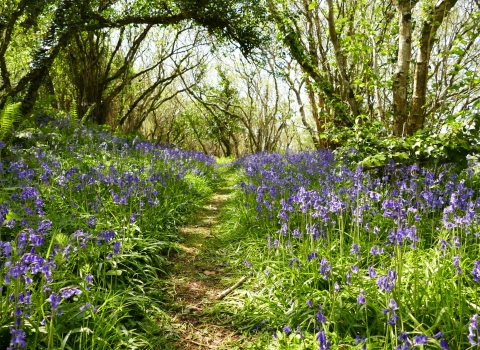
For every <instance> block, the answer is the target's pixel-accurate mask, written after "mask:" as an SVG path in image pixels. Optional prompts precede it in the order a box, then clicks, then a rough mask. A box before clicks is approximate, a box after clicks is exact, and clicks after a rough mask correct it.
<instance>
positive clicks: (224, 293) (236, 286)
mask: <svg viewBox="0 0 480 350" xmlns="http://www.w3.org/2000/svg"><path fill="white" fill-rule="evenodd" d="M247 278H248V276H247V275H245V276H242V278H240V279H239V280H238V282H237V283H235V284H234V285H233V286H231V287H230V288H227V289H225V290H224V291H223V292H221V293H220V294H219V295H217V297H216V298H215V300H220V299H223V298H225V297H226V296H227V295H228V294H230V293H231V292H233V291H234V290H235V289H237V288H238V287H240V286H241V285H242V283H243V282H245V281H246V280H247Z"/></svg>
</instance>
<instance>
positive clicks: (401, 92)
mask: <svg viewBox="0 0 480 350" xmlns="http://www.w3.org/2000/svg"><path fill="white" fill-rule="evenodd" d="M416 2H417V1H416V0H415V1H410V0H394V3H395V6H396V7H397V11H398V17H399V35H398V61H397V68H396V70H395V74H394V76H393V133H394V134H395V136H399V137H400V136H403V135H404V134H405V129H406V124H407V117H408V99H407V92H408V91H407V90H408V86H407V81H408V74H409V68H410V59H411V57H412V8H413V7H414V6H415V4H416Z"/></svg>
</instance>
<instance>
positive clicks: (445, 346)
mask: <svg viewBox="0 0 480 350" xmlns="http://www.w3.org/2000/svg"><path fill="white" fill-rule="evenodd" d="M439 345H440V349H442V350H450V346H448V343H447V341H446V340H445V339H440V344H439Z"/></svg>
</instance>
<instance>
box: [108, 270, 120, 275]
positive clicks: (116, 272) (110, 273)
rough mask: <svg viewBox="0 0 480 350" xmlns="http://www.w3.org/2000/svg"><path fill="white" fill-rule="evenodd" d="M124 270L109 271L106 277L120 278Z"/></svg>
mask: <svg viewBox="0 0 480 350" xmlns="http://www.w3.org/2000/svg"><path fill="white" fill-rule="evenodd" d="M122 272H123V271H122V270H110V271H107V273H106V275H107V276H120V275H121V274H122Z"/></svg>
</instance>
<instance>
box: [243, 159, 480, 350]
mask: <svg viewBox="0 0 480 350" xmlns="http://www.w3.org/2000/svg"><path fill="white" fill-rule="evenodd" d="M237 164H238V165H239V166H241V167H243V169H244V173H245V176H244V178H243V181H242V182H241V183H240V184H239V185H240V189H241V191H242V192H243V194H244V208H245V211H246V213H247V215H248V216H249V218H250V220H256V222H257V223H258V224H257V226H258V227H260V228H261V229H262V231H263V232H265V233H266V234H267V235H268V236H267V240H268V248H269V252H271V251H272V250H273V251H274V250H283V251H284V253H282V254H278V255H277V256H279V257H282V259H283V260H284V262H283V263H284V264H285V265H284V266H285V268H286V267H290V268H293V267H297V269H298V270H300V273H295V274H293V272H292V276H297V278H299V279H300V280H295V281H292V285H305V284H307V283H309V280H308V279H309V278H311V276H312V273H315V274H316V275H317V276H318V278H319V279H320V281H316V286H317V288H318V286H320V288H321V289H332V290H331V291H332V292H334V293H338V292H339V291H340V288H342V289H344V290H345V291H347V292H348V291H350V293H349V295H356V301H357V305H364V304H366V303H367V301H368V303H369V304H370V303H372V302H373V303H377V304H378V306H379V309H380V310H381V309H383V315H384V316H383V317H384V322H385V323H384V327H385V328H388V327H397V328H398V327H400V325H401V323H400V322H399V319H400V316H401V314H402V309H401V307H399V306H398V305H401V304H402V300H401V299H402V298H403V297H402V294H403V290H406V289H407V290H408V292H406V293H405V294H408V295H410V289H411V288H413V285H412V284H413V282H412V281H413V279H412V278H411V277H410V278H409V279H407V281H408V282H406V279H403V280H402V279H401V276H402V274H405V271H406V270H405V269H404V267H403V264H404V259H403V256H404V255H405V254H407V253H408V254H411V255H416V254H417V255H419V254H421V251H425V250H430V251H438V252H439V253H440V256H441V257H442V259H443V260H441V263H442V269H444V270H445V271H448V273H449V274H450V275H452V276H457V277H456V278H459V277H458V276H459V275H463V274H465V273H466V271H467V268H468V271H469V272H470V273H469V274H468V276H466V277H465V278H467V280H466V283H471V282H475V283H478V282H480V259H478V260H477V257H476V256H474V255H473V254H474V252H476V251H478V240H479V237H480V215H479V213H480V198H479V193H478V191H476V190H475V188H474V187H473V186H472V184H473V183H474V179H472V176H473V174H474V171H473V170H472V169H473V168H470V169H467V170H466V171H465V172H464V173H462V175H461V176H460V175H458V174H457V173H455V172H454V171H453V168H452V167H451V166H449V165H444V166H442V167H440V168H435V169H429V168H421V167H419V166H418V165H416V164H413V165H402V164H395V163H394V162H393V161H392V162H390V163H389V164H388V165H387V166H385V167H383V168H378V169H373V170H372V169H369V170H365V169H362V168H361V167H357V166H353V167H352V166H350V164H348V161H347V157H336V156H334V154H333V153H332V152H330V151H328V150H318V151H308V152H300V153H287V154H276V153H273V154H268V153H258V154H253V155H249V156H246V157H244V158H241V159H239V160H238V161H237ZM471 166H472V167H477V168H478V164H472V165H471ZM477 168H476V169H477ZM467 242H468V244H467ZM463 254H467V255H468V254H470V255H471V256H470V257H472V256H474V259H470V261H473V264H472V265H470V266H471V267H470V266H467V265H464V262H463V261H464V260H463V259H464V258H463ZM271 256H272V255H269V259H270V257H271ZM345 264H348V266H349V267H348V268H345ZM470 264H471V263H470ZM277 266H278V265H277ZM279 266H281V265H279ZM292 271H294V270H292ZM302 271H304V275H302ZM419 271H420V272H419ZM442 271H443V270H442ZM279 272H280V271H279ZM411 272H412V269H408V273H411ZM422 272H423V270H416V271H415V273H422ZM445 273H447V272H445ZM269 274H270V275H272V274H275V271H274V270H272V269H271V268H269ZM302 276H304V277H302ZM364 276H367V278H365V277H364ZM426 277H427V276H426ZM302 278H305V280H302ZM321 280H323V281H324V282H322V281H321ZM406 283H409V285H406ZM417 283H418V282H417ZM422 283H425V281H424V280H422ZM278 284H279V283H278V282H277V285H278ZM333 286H335V288H333ZM455 288H456V287H455ZM375 290H376V291H375ZM374 291H375V292H374ZM369 293H372V294H371V296H370V295H369ZM379 296H381V297H380V300H379ZM395 298H400V299H397V301H398V304H397V301H396V300H395ZM419 298H422V296H419ZM381 300H387V303H386V305H385V304H384V302H382V301H381ZM423 302H424V301H422V303H423ZM432 303H433V304H434V302H432ZM359 310H360V309H359ZM417 311H418V312H421V311H420V310H416V311H415V312H417ZM472 322H473V321H472ZM472 329H473V328H472ZM406 331H407V330H402V332H404V333H402V334H403V336H402V337H403V338H402V339H400V340H398V341H400V342H401V343H402V347H401V348H402V349H407V348H414V347H415V346H416V345H422V344H423V341H424V338H422V337H423V335H422V337H414V338H413V339H410V340H409V338H408V337H406V336H405V334H407V333H406ZM472 332H473V331H472ZM472 332H471V333H472ZM425 337H426V336H425ZM471 337H472V339H473V336H472V335H471ZM446 338H447V337H446V336H445V337H444V336H442V337H440V338H438V344H439V345H440V346H441V347H443V348H445V347H447V346H448V341H447V339H446ZM319 339H321V343H322V344H323V345H321V348H325V347H326V346H327V345H326V344H327V343H326V342H325V341H324V337H323V335H321V336H319ZM319 341H320V340H319ZM425 341H426V340H425Z"/></svg>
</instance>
